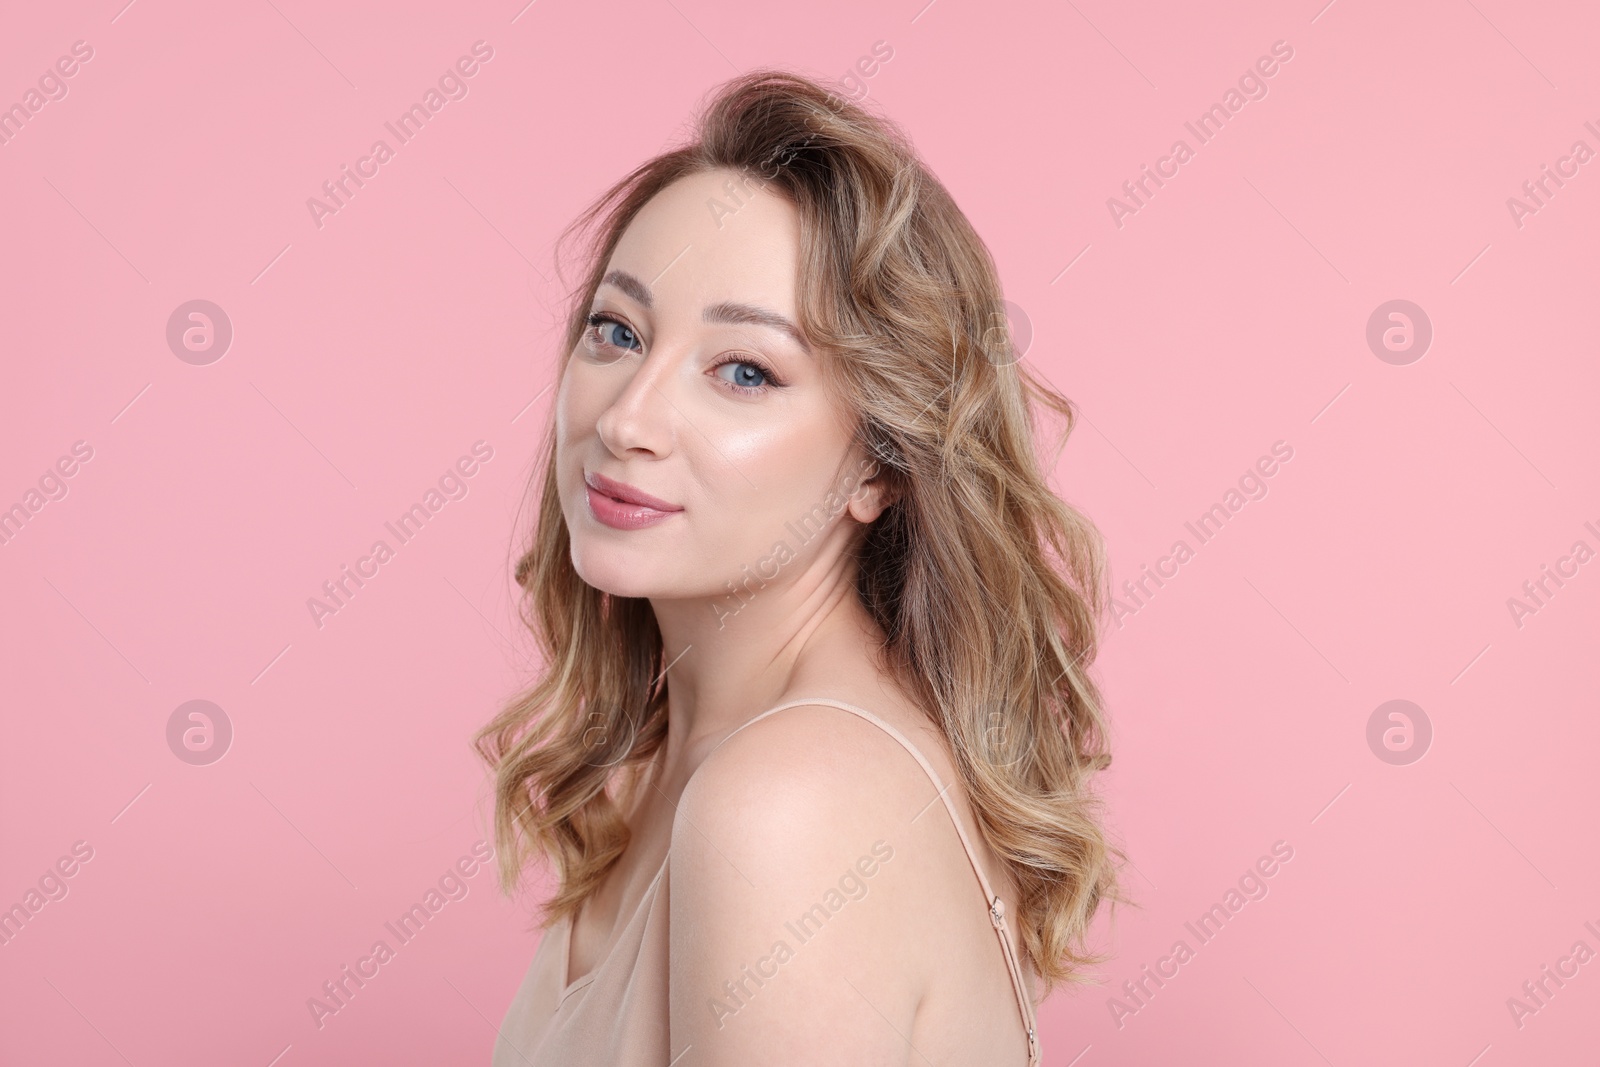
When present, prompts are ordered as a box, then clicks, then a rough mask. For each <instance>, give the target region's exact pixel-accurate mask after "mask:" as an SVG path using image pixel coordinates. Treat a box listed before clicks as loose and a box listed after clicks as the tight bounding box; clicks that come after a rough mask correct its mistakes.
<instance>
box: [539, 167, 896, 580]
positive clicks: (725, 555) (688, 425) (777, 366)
mask: <svg viewBox="0 0 1600 1067" xmlns="http://www.w3.org/2000/svg"><path fill="white" fill-rule="evenodd" d="M799 257H800V220H799V213H798V211H797V210H796V209H795V208H794V206H793V205H792V204H790V203H789V201H788V200H786V199H785V198H783V197H782V196H781V195H779V194H777V193H776V192H774V191H770V190H763V189H759V188H757V185H756V183H755V182H753V181H752V182H747V183H742V182H741V181H740V178H739V176H738V175H737V174H736V173H734V172H732V171H727V170H714V171H705V172H701V173H698V174H694V175H691V176H689V177H686V178H683V179H680V180H679V181H677V182H674V183H673V184H672V185H670V186H668V187H667V188H666V189H664V190H662V191H661V192H660V193H658V194H657V195H656V196H655V197H654V198H653V199H652V200H651V201H650V202H649V203H648V204H646V205H645V206H644V208H643V209H642V210H641V211H640V212H639V214H638V215H637V216H635V218H634V220H633V222H632V223H631V224H630V225H629V226H628V228H627V230H626V231H625V232H624V233H623V235H622V238H621V240H620V241H619V242H618V244H617V247H616V250H615V252H614V253H613V255H612V257H611V260H610V262H609V263H608V264H607V265H606V273H605V275H604V281H603V282H602V283H601V285H600V287H599V289H598V290H597V291H596V293H595V297H594V302H593V304H592V305H591V308H590V312H591V316H590V325H589V326H588V328H587V329H586V330H585V332H584V336H583V339H582V340H581V341H580V342H579V344H578V347H577V348H576V349H575V350H574V351H573V352H572V355H571V358H570V360H569V361H568V363H567V368H566V371H565V373H564V374H563V376H562V379H561V388H560V392H559V394H558V396H557V399H556V443H557V452H556V464H557V473H558V479H559V486H560V495H561V509H562V512H563V514H564V515H565V517H566V521H567V529H568V530H569V532H570V534H571V543H572V562H573V566H574V567H575V568H576V569H577V572H578V574H579V575H580V576H581V577H582V578H583V579H584V580H585V581H586V582H588V583H589V584H590V585H593V586H595V587H596V588H598V589H601V590H604V591H606V592H608V593H612V594H614V595H617V596H628V597H657V598H666V599H671V598H689V597H721V596H726V595H727V594H728V589H729V586H728V583H729V582H733V583H734V584H735V585H736V586H739V587H740V588H743V587H744V586H745V583H746V582H747V580H748V579H749V576H751V575H759V576H760V578H761V579H764V580H766V581H773V580H776V581H778V582H780V583H783V581H784V579H783V576H782V575H781V574H779V572H781V571H782V572H788V573H790V574H793V573H796V572H798V571H800V570H801V569H802V568H804V567H806V566H807V564H808V562H809V561H812V560H813V559H814V558H815V557H816V555H817V552H818V549H819V546H821V545H823V544H824V543H827V544H830V545H832V546H834V547H833V548H832V551H835V552H837V551H838V543H839V542H838V539H837V538H822V537H820V536H818V534H819V529H818V528H819V526H827V527H831V526H833V525H834V523H835V522H837V521H848V515H849V514H850V513H849V512H842V513H841V512H839V511H837V507H838V503H837V502H838V501H839V499H840V497H841V496H843V495H847V494H849V493H850V492H851V491H852V490H853V489H854V487H855V486H856V485H857V484H858V483H859V481H860V478H861V475H860V473H859V472H858V468H859V466H860V464H861V456H862V452H861V450H860V449H859V448H858V447H856V446H854V445H853V443H852V438H853V435H852V427H851V424H850V419H849V415H848V414H847V413H846V412H844V411H841V410H838V409H837V408H836V407H835V405H834V404H833V403H832V402H831V400H830V398H829V397H828V396H827V395H826V393H825V392H824V388H823V379H822V373H821V367H820V365H819V363H818V360H819V358H820V356H819V355H817V354H813V353H812V352H811V351H810V350H809V349H808V348H807V346H806V342H805V340H804V339H803V338H801V337H799V336H798V330H799V327H798V322H799V316H798V314H797V307H796V298H797V291H796V290H797V281H798V269H799ZM618 483H620V486H619V484H618ZM630 489H631V490H633V491H635V492H637V493H642V494H645V495H646V496H647V497H648V498H650V499H651V500H653V501H654V502H656V503H657V504H659V505H662V506H660V507H643V506H639V505H638V504H634V503H627V502H619V501H618V500H617V499H614V497H616V495H617V494H619V493H621V494H626V493H627V492H628V491H629V490H630ZM830 493H838V494H839V495H838V496H833V497H830ZM830 506H833V507H834V508H835V511H834V514H835V515H836V516H837V517H836V518H829V517H828V515H829V508H830ZM850 507H851V509H852V511H854V512H855V513H856V518H857V519H858V520H859V521H871V518H873V517H875V516H876V513H877V511H878V510H879V509H878V507H877V505H876V503H875V497H874V494H873V493H872V492H871V491H868V492H866V493H860V494H858V496H857V499H856V500H855V501H854V502H852V503H851V505H850ZM779 542H783V545H782V546H780V545H779ZM746 567H748V572H746V570H745V569H744V568H746Z"/></svg>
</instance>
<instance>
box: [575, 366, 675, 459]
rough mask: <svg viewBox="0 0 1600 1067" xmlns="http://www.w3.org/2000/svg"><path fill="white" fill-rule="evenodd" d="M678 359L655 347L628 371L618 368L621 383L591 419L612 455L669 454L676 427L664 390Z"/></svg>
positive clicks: (670, 387) (666, 393)
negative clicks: (600, 410) (603, 408)
mask: <svg viewBox="0 0 1600 1067" xmlns="http://www.w3.org/2000/svg"><path fill="white" fill-rule="evenodd" d="M680 362H681V357H676V356H674V354H673V353H672V352H671V351H670V350H669V349H666V348H662V347H657V348H655V349H653V350H652V351H650V352H648V353H646V354H645V357H644V358H643V359H640V360H637V361H636V362H635V363H634V369H633V370H632V371H631V373H630V372H629V371H626V370H621V369H620V368H618V371H619V373H618V378H619V379H621V381H622V384H621V386H620V388H618V390H617V393H616V395H615V396H613V397H612V399H611V403H610V404H608V405H607V406H606V408H605V410H604V411H602V412H601V413H600V417H599V418H598V419H597V420H596V421H595V431H596V432H597V433H598V434H599V435H600V440H601V441H602V442H603V443H604V444H605V446H606V448H607V449H609V450H610V452H611V454H612V455H614V456H616V457H617V458H619V459H622V458H626V457H628V456H629V455H635V454H638V453H641V452H643V453H648V454H650V455H652V456H655V457H656V458H658V459H659V458H661V457H663V456H666V455H669V454H671V452H672V450H673V447H674V446H675V444H676V442H677V428H676V418H675V414H676V408H675V406H674V403H673V401H672V399H671V397H670V396H669V395H668V394H669V393H670V392H671V389H672V382H673V381H674V380H675V379H676V377H677V374H676V370H675V368H676V366H677V364H678V363H680ZM624 375H625V376H626V377H623V376H624Z"/></svg>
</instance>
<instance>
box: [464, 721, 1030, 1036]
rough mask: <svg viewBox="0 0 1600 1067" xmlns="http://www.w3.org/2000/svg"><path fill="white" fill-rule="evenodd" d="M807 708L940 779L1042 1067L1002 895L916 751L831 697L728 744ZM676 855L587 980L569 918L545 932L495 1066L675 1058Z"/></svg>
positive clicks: (514, 1003)
mask: <svg viewBox="0 0 1600 1067" xmlns="http://www.w3.org/2000/svg"><path fill="white" fill-rule="evenodd" d="M801 704H826V705H828V706H830V707H836V708H840V709H841V710H844V711H848V712H851V713H852V714H854V715H858V716H860V717H861V718H863V719H865V720H866V721H867V722H870V723H872V724H873V725H875V726H877V727H879V728H881V729H882V730H884V731H885V732H886V733H888V734H889V736H890V737H893V738H894V739H895V740H896V741H898V742H900V744H901V745H902V746H904V747H905V749H906V751H907V752H910V753H911V755H912V756H913V757H914V758H915V759H916V761H917V762H918V763H919V764H920V765H921V766H922V769H923V771H924V772H925V773H926V774H927V775H928V777H929V778H930V779H931V780H932V781H933V784H934V788H936V789H938V790H939V798H940V799H941V800H943V801H944V807H945V810H946V811H947V812H949V813H950V821H951V822H952V823H953V824H954V825H955V828H956V834H957V836H958V837H960V838H961V847H962V848H963V849H965V850H966V853H967V860H968V861H969V862H970V863H971V864H972V870H973V873H975V874H976V875H977V876H978V885H979V887H980V888H981V889H982V890H983V899H984V901H985V902H986V903H987V904H988V906H989V919H990V922H992V923H993V924H994V928H995V933H996V934H997V935H998V936H999V938H1000V950H1001V952H1003V953H1004V955H1005V961H1006V969H1007V970H1008V971H1009V972H1010V973H1011V985H1012V989H1013V990H1014V991H1015V993H1016V997H1017V1010H1018V1011H1019V1013H1020V1014H1021V1016H1022V1025H1023V1027H1024V1028H1026V1030H1027V1033H1028V1067H1036V1065H1037V1064H1038V1062H1039V1041H1038V1038H1037V1036H1036V1034H1035V1024H1034V1014H1033V1001H1032V1000H1031V999H1030V998H1029V995H1028V990H1027V986H1026V985H1025V983H1024V981H1023V977H1022V969H1021V968H1020V967H1019V966H1018V964H1017V957H1016V953H1015V952H1014V951H1013V950H1012V947H1011V941H1010V939H1009V938H1008V937H1007V936H1006V920H1005V905H1004V903H1002V901H1001V900H1000V898H999V897H997V896H995V894H994V891H993V890H992V889H991V888H990V887H989V880H988V879H987V878H985V877H984V874H983V869H982V868H981V867H979V866H978V860H977V857H976V856H975V855H974V854H973V851H972V844H971V842H970V840H969V839H968V838H967V834H966V831H965V830H963V829H962V828H961V820H960V819H959V818H957V817H956V809H955V805H954V804H952V803H951V801H950V798H949V797H948V796H946V795H945V789H944V784H943V783H942V782H940V781H939V776H938V774H936V773H935V772H934V769H933V767H932V766H931V765H930V764H929V763H928V761H927V759H926V758H925V757H924V756H923V755H922V753H921V752H919V751H918V750H917V748H916V746H915V745H913V744H912V743H911V742H910V741H908V740H907V739H906V737H905V735H904V734H902V733H901V732H900V731H899V730H896V729H895V728H894V727H893V726H891V725H889V724H888V723H887V722H885V721H884V720H882V719H880V718H879V717H878V716H876V715H874V714H872V713H871V712H870V711H864V710H862V709H861V708H858V707H856V706H854V705H853V704H846V703H845V702H843V701H841V700H832V699H829V698H826V697H811V698H807V699H803V700H791V701H789V702H788V703H786V704H780V705H778V706H777V707H775V708H771V709H769V710H767V711H764V712H762V713H761V714H760V715H757V716H756V717H755V718H753V719H751V720H750V721H749V722H747V723H744V724H743V725H741V726H740V727H739V728H738V729H736V730H733V731H732V732H730V733H729V734H728V737H732V736H733V735H734V734H736V733H738V732H739V730H742V729H744V728H745V726H749V725H750V724H751V723H754V722H759V721H760V720H762V719H764V718H766V717H767V716H768V715H772V714H774V713H775V712H779V711H782V710H783V709H785V708H792V707H796V706H798V705H801ZM727 740H728V738H727V737H725V738H723V739H722V741H720V742H718V745H719V747H720V745H721V744H723V743H725V742H726V741H727ZM712 751H715V749H713V750H712ZM670 858H671V854H670V853H669V854H668V858H667V859H664V860H662V863H661V869H660V870H659V871H657V872H656V876H655V879H654V880H653V881H652V882H651V883H650V885H649V886H648V887H647V888H646V889H645V892H644V897H643V898H642V899H641V900H640V901H639V905H638V907H637V908H636V909H635V910H634V913H633V915H632V916H631V917H630V918H629V919H628V920H627V923H626V925H625V926H624V927H623V928H622V930H621V932H620V933H619V934H618V935H617V936H616V940H615V944H614V945H613V947H612V948H611V951H610V953H609V954H608V955H607V956H606V957H605V958H604V959H602V960H601V961H600V962H599V963H598V964H596V965H595V967H594V969H593V970H591V971H590V972H589V973H588V974H586V975H584V976H583V977H582V978H578V979H576V980H574V981H572V982H570V983H567V982H566V976H567V954H568V950H569V948H570V947H571V938H572V921H571V919H570V917H567V916H563V917H562V918H560V919H558V920H557V921H556V922H555V923H553V924H551V926H550V927H549V929H547V930H546V931H545V936H544V937H543V938H542V939H541V940H540V942H539V947H538V949H537V951H535V952H534V955H533V962H532V963H531V964H529V966H528V973H527V975H526V976H525V977H524V978H523V980H522V985H521V986H520V987H519V988H518V989H517V992H516V995H515V996H514V997H513V998H512V1000H511V1006H510V1008H509V1009H507V1011H506V1016H505V1021H504V1022H503V1023H502V1024H501V1026H500V1036H499V1037H498V1038H497V1039H496V1040H495V1045H494V1060H493V1067H570V1065H574V1064H600V1063H604V1064H612V1065H615V1067H645V1065H648V1067H664V1065H665V1064H667V1063H669V1062H670V1061H671V1058H672V1057H671V1053H670V1051H669V1048H668V1034H667V1021H668V1001H667V986H668V981H669V975H670V965H669V964H670V961H669V959H668V938H667V912H668V896H667V894H666V893H664V892H662V889H663V888H664V887H665V886H666V884H667V864H668V862H669V860H670ZM619 921H621V920H620V917H619ZM563 983H566V984H565V985H563Z"/></svg>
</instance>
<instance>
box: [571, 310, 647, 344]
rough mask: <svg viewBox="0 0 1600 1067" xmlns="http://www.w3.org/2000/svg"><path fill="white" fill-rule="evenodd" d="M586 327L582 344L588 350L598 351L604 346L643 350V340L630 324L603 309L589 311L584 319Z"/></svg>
mask: <svg viewBox="0 0 1600 1067" xmlns="http://www.w3.org/2000/svg"><path fill="white" fill-rule="evenodd" d="M584 321H585V322H586V323H587V324H588V327H589V328H588V329H586V330H584V332H583V340H584V344H585V345H586V346H587V347H588V348H589V350H590V351H593V352H596V353H597V354H598V352H599V351H600V350H603V349H606V348H620V349H623V350H625V351H634V352H640V351H643V350H644V342H643V341H641V340H640V339H639V335H638V334H637V333H636V332H634V329H633V327H632V326H629V325H628V324H627V323H625V322H623V321H622V320H621V319H619V318H616V317H614V316H611V315H607V314H606V313H605V312H603V311H596V312H592V313H590V315H589V317H588V318H587V319H586V320H584Z"/></svg>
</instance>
